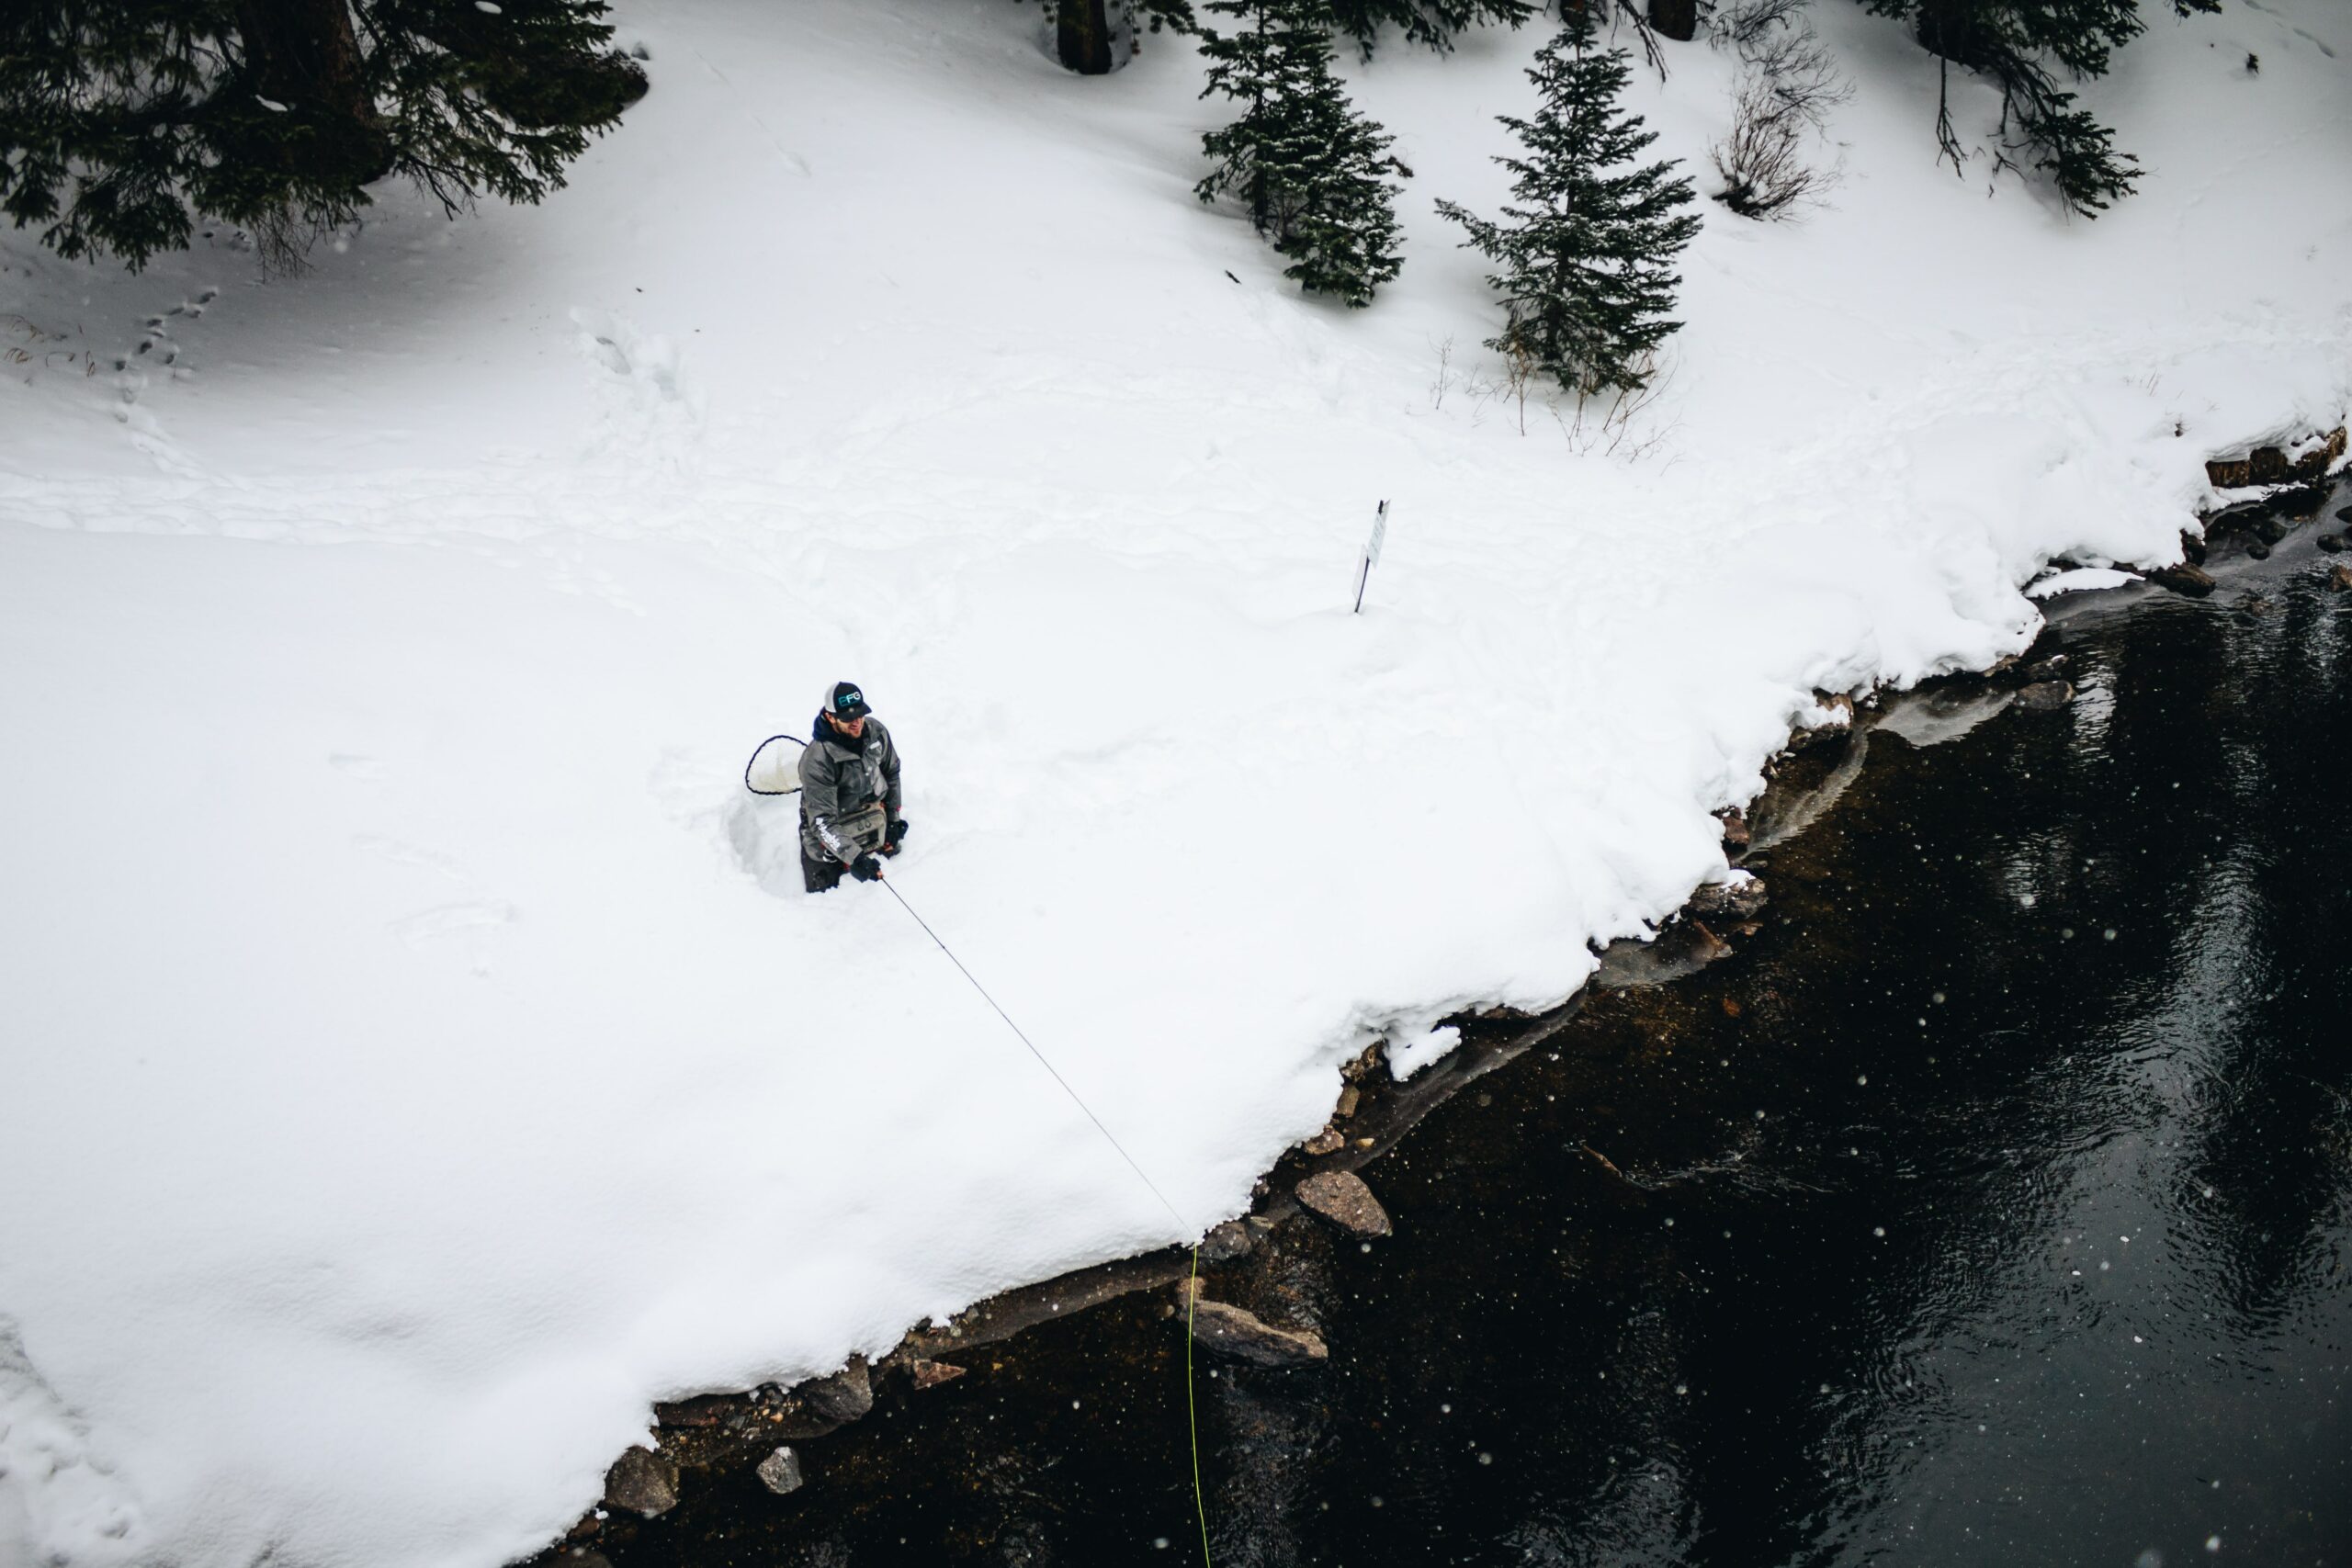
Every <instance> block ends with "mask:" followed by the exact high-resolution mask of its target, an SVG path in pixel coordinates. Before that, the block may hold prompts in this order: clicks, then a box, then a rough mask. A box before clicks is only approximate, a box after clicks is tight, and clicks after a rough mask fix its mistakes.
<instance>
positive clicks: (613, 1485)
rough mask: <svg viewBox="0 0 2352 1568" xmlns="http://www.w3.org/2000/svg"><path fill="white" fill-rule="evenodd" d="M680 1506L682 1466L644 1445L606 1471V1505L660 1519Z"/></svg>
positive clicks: (622, 1456)
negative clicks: (679, 1466) (679, 1477)
mask: <svg viewBox="0 0 2352 1568" xmlns="http://www.w3.org/2000/svg"><path fill="white" fill-rule="evenodd" d="M605 1506H606V1507H607V1508H615V1509H627V1510H628V1512H630V1513H632V1514H642V1515H643V1516H645V1517H647V1518H649V1519H650V1518H658V1517H661V1516H662V1515H663V1514H666V1513H668V1512H669V1511H670V1510H671V1509H673V1508H674V1507H676V1506H678V1467H677V1466H676V1465H674V1464H672V1463H671V1462H670V1461H668V1460H666V1459H663V1458H662V1456H661V1455H660V1454H657V1453H655V1452H654V1451H653V1450H651V1449H649V1448H646V1447H644V1446H643V1445H642V1444H640V1445H639V1446H638V1447H636V1448H633V1449H631V1450H628V1452H627V1453H624V1454H623V1455H621V1457H620V1458H618V1459H616V1460H615V1461H613V1468H612V1469H610V1470H608V1471H606V1472H605Z"/></svg>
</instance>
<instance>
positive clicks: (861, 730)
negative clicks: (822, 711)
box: [833, 714, 865, 740]
mask: <svg viewBox="0 0 2352 1568" xmlns="http://www.w3.org/2000/svg"><path fill="white" fill-rule="evenodd" d="M833 728H835V729H838V730H840V731H841V732H842V734H843V735H846V736H848V737H849V738H850V739H852V740H855V739H860V738H861V737H863V736H864V735H865V715H864V714H859V715H858V716H856V717H855V718H836V719H834V720H833Z"/></svg>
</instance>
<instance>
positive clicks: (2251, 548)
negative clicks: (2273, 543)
mask: <svg viewBox="0 0 2352 1568" xmlns="http://www.w3.org/2000/svg"><path fill="white" fill-rule="evenodd" d="M2245 553H2246V554H2247V555H2249V556H2252V557H2253V558H2255V559H2256V560H2268V559H2269V558H2270V547H2269V546H2268V545H2266V544H2263V543H2261V542H2260V541H2259V540H2257V541H2256V542H2255V543H2254V544H2251V545H2248V546H2247V547H2245Z"/></svg>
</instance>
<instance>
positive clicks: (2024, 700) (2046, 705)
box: [2018, 681, 2075, 713]
mask: <svg viewBox="0 0 2352 1568" xmlns="http://www.w3.org/2000/svg"><path fill="white" fill-rule="evenodd" d="M2074 700H2075V684H2074V682H2071V681H2036V682H2034V683H2033V684H2032V685H2030V686H2023V687H2020V688H2018V706H2019V707H2021V708H2023V709H2025V710H2026V711H2027V712H2028V713H2054V712H2056V711H2057V710H2058V709H2060V708H2063V707H2064V706H2065V705H2067V704H2068V703H2071V702H2073V701H2074Z"/></svg>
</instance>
